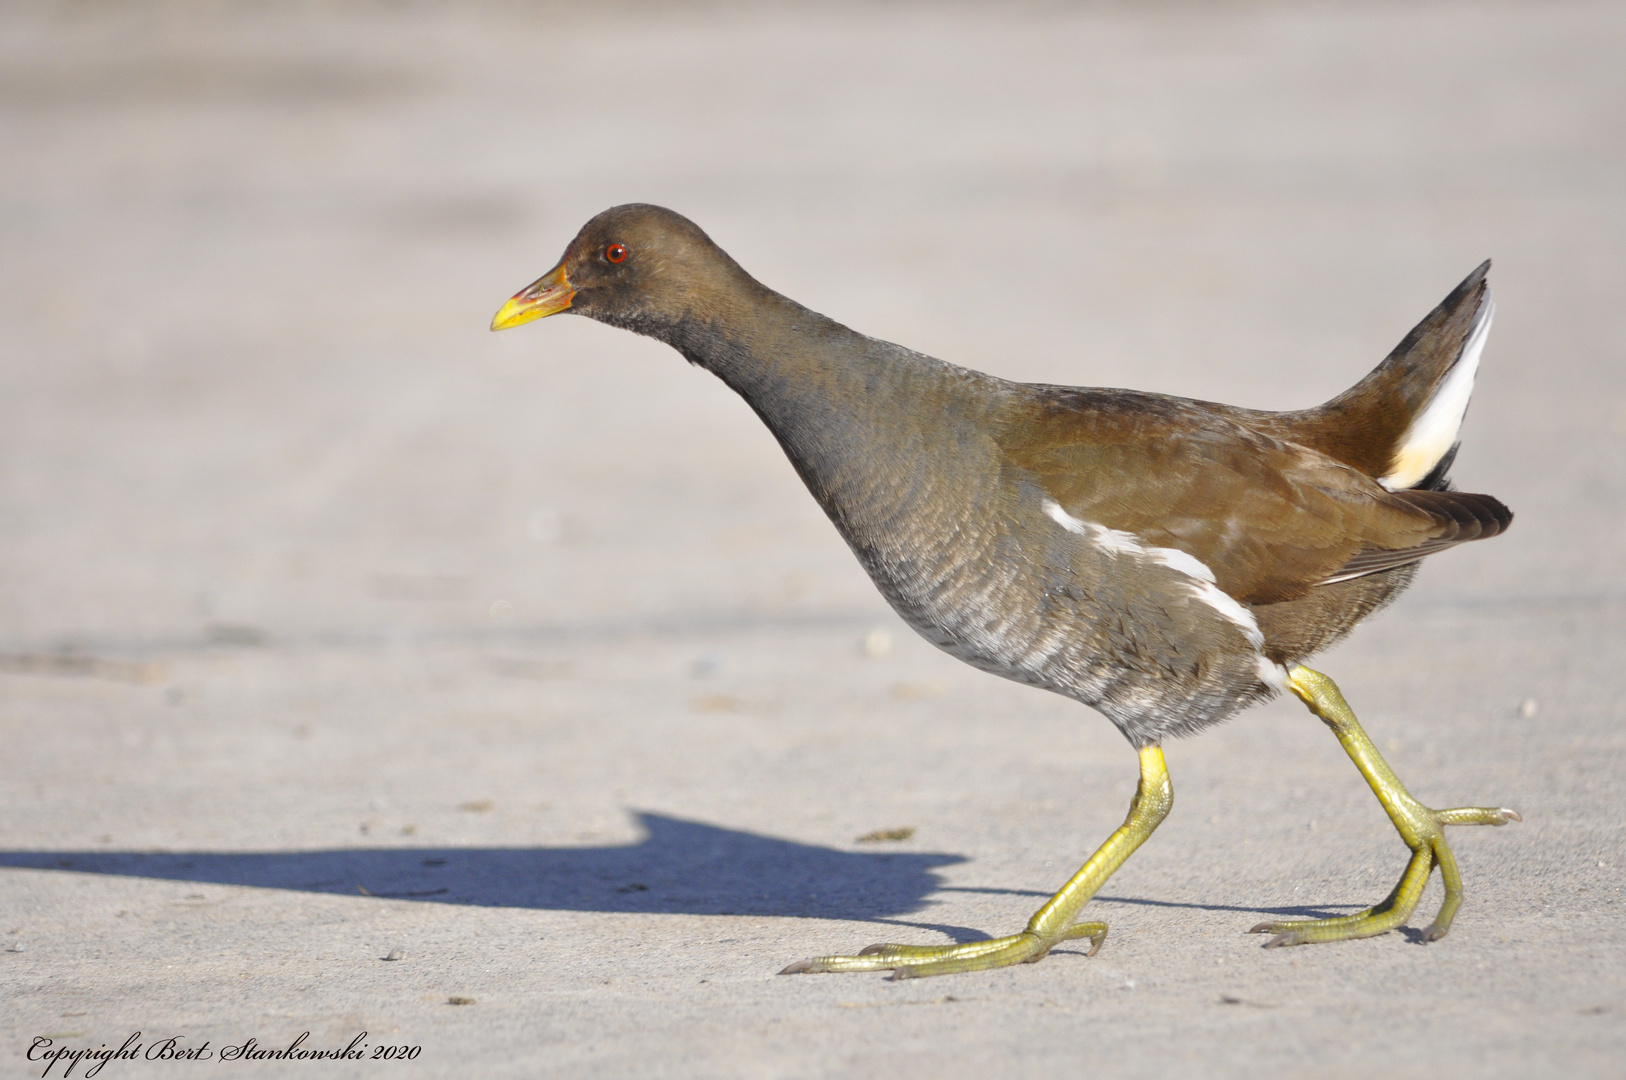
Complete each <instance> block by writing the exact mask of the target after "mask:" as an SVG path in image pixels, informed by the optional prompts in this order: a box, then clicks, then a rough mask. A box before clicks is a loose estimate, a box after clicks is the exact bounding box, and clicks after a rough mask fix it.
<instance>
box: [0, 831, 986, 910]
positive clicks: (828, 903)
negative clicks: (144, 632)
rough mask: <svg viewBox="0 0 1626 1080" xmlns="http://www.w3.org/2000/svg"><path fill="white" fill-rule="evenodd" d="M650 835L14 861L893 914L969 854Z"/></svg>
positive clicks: (383, 893) (249, 879) (458, 898)
mask: <svg viewBox="0 0 1626 1080" xmlns="http://www.w3.org/2000/svg"><path fill="white" fill-rule="evenodd" d="M638 821H639V823H640V824H641V825H642V827H643V829H644V830H645V832H646V833H647V836H646V837H645V839H644V840H643V841H641V842H639V843H636V844H628V845H622V846H618V847H596V848H347V849H342V850H336V851H278V852H212V851H190V852H175V853H158V852H153V853H143V852H102V851H3V852H0V866H11V867H24V868H29V869H39V870H71V871H75V872H77V873H89V874H116V875H121V876H125V877H143V878H162V879H165V880H169V881H198V882H210V883H212V884H216V885H252V886H256V887H259V888H265V889H294V890H298V891H301V892H321V893H338V894H346V895H351V896H355V895H358V894H360V895H365V896H379V897H388V898H391V899H400V900H423V901H429V902H432V903H440V904H473V905H478V906H483V907H517V908H538V909H547V910H555V911H602V912H657V913H663V914H684V915H792V916H800V917H805V918H814V919H883V918H888V917H896V916H899V915H906V914H909V913H911V912H915V911H918V910H920V909H921V908H922V907H923V906H924V905H925V900H926V897H927V896H928V895H930V894H931V893H933V892H936V891H937V890H938V888H939V887H940V885H941V882H939V880H938V878H937V875H936V874H934V873H932V871H933V870H934V869H936V868H937V867H940V866H950V865H952V864H954V863H959V862H964V861H965V859H964V856H960V855H943V854H924V853H916V852H900V851H873V852H871V851H863V852H853V851H840V850H837V849H835V848H827V847H817V846H814V845H810V844H798V843H795V842H793V841H790V840H779V839H775V838H773V837H770V836H757V835H754V834H752V833H746V832H737V831H735V830H732V829H722V828H718V827H717V826H715V825H706V824H703V823H701V822H696V821H683V820H680V819H678V818H669V817H663V816H661V815H659V814H639V815H638Z"/></svg>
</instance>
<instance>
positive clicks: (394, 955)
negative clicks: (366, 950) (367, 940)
mask: <svg viewBox="0 0 1626 1080" xmlns="http://www.w3.org/2000/svg"><path fill="white" fill-rule="evenodd" d="M382 959H384V960H405V959H406V953H404V952H402V951H401V950H400V949H391V950H390V951H389V952H387V953H385V954H384V956H383V957H382Z"/></svg>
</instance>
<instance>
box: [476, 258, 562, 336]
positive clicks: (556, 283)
mask: <svg viewBox="0 0 1626 1080" xmlns="http://www.w3.org/2000/svg"><path fill="white" fill-rule="evenodd" d="M575 295H576V290H575V288H574V287H573V286H572V285H571V284H570V281H569V279H567V278H566V277H565V264H564V263H560V264H559V265H558V266H555V267H554V268H553V269H552V270H549V271H548V272H547V273H546V274H543V275H542V276H541V277H539V278H537V279H536V280H535V281H533V282H531V283H530V284H529V285H527V286H525V288H523V289H521V290H520V291H519V292H517V293H515V294H514V295H513V296H512V297H511V298H510V299H509V301H508V303H506V304H504V305H503V306H502V310H501V311H499V312H497V315H496V317H495V318H494V319H492V320H491V328H492V329H493V330H506V329H508V328H509V327H510V326H518V325H520V324H521V323H528V322H530V321H531V320H532V319H540V318H542V317H543V316H546V315H556V314H558V313H559V312H561V311H563V310H564V309H565V308H567V307H569V306H570V301H571V300H572V299H573V298H574V297H575Z"/></svg>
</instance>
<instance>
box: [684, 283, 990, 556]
mask: <svg viewBox="0 0 1626 1080" xmlns="http://www.w3.org/2000/svg"><path fill="white" fill-rule="evenodd" d="M751 284H752V285H753V286H755V287H754V288H750V289H733V290H730V292H729V295H728V297H727V298H726V299H725V300H720V301H718V302H716V303H709V304H707V305H705V307H704V309H703V310H704V311H705V316H704V317H703V318H702V317H698V316H696V315H690V316H688V317H686V318H685V319H683V320H681V321H680V322H678V323H677V324H675V325H672V326H669V327H666V328H663V332H657V333H656V334H655V335H654V336H656V337H659V338H661V339H663V340H665V341H666V342H667V343H668V344H670V345H672V346H673V347H674V348H676V349H677V350H678V351H679V352H681V353H682V354H683V355H684V356H685V357H687V358H688V359H689V360H690V361H691V362H693V363H695V364H697V365H699V366H701V367H704V368H706V369H707V370H709V371H711V372H712V373H714V374H715V375H717V376H718V377H719V378H720V379H722V380H723V381H724V382H725V383H727V384H728V385H729V386H730V387H732V388H733V389H734V390H735V391H736V392H737V393H739V395H740V396H741V397H743V398H744V399H745V400H746V402H747V403H749V404H750V406H751V407H752V408H753V409H754V410H756V412H757V415H759V416H760V417H761V418H762V420H763V422H764V423H766V424H767V426H768V428H769V430H771V431H772V432H773V434H774V436H775V437H776V438H777V439H778V440H779V442H780V445H781V446H783V447H784V449H785V452H786V454H787V455H788V456H789V457H790V460H791V462H792V464H794V465H795V466H796V469H797V471H798V472H799V473H800V474H801V476H802V479H803V480H804V481H805V482H806V483H807V486H808V488H809V489H810V490H811V491H812V493H813V495H814V497H815V498H817V499H818V500H819V502H820V503H821V504H822V505H823V506H824V508H825V510H826V511H827V512H828V513H829V514H830V516H831V517H832V518H833V519H834V520H835V522H836V524H837V526H838V527H839V528H840V529H841V530H842V532H843V533H844V534H846V535H847V538H848V540H849V542H851V543H853V544H854V546H855V547H860V546H862V544H863V543H864V535H865V534H866V533H869V532H871V531H872V530H874V529H877V528H879V527H881V525H882V523H883V522H885V521H888V520H891V521H896V520H897V519H898V517H899V516H900V515H901V516H911V515H912V514H914V513H916V512H918V511H920V510H921V509H922V507H921V506H920V505H919V503H920V500H922V499H924V498H926V492H927V491H928V490H930V489H931V488H932V487H934V486H936V485H934V484H933V483H931V482H930V480H931V477H932V471H933V470H934V469H935V470H937V473H938V474H939V475H940V474H941V473H942V472H943V471H945V470H948V471H952V470H953V469H954V468H956V466H957V465H958V464H964V465H970V464H972V463H973V462H974V461H975V459H976V458H977V457H978V455H977V454H976V453H975V452H974V451H971V448H970V446H969V445H968V444H969V443H971V442H973V441H975V440H976V436H977V432H978V431H979V430H984V431H985V430H986V429H987V427H988V426H990V421H991V419H992V418H991V416H990V413H991V411H992V410H994V409H996V408H997V403H998V401H999V400H1000V398H1001V396H1002V395H1001V394H1000V393H999V392H998V388H999V386H1001V385H1003V384H1001V383H1000V380H997V379H993V378H991V377H989V376H986V375H982V374H980V373H977V372H971V371H967V370H965V369H962V368H957V367H954V366H952V365H949V364H945V363H943V362H942V361H939V360H934V359H932V358H931V357H929V356H923V355H921V354H920V353H916V352H912V351H910V350H908V349H905V348H902V347H901V346H897V345H892V344H889V343H887V342H884V341H877V340H876V339H874V338H869V337H865V336H864V335H862V334H859V333H857V332H855V331H853V330H850V329H848V328H847V327H845V326H843V325H841V324H840V323H838V322H835V321H834V320H833V319H829V318H826V317H825V316H823V315H820V314H818V313H817V312H814V311H809V310H808V309H807V308H804V307H802V306H801V305H800V304H797V303H795V302H794V301H792V300H789V299H787V298H786V297H783V296H780V295H779V294H777V293H775V292H772V291H771V290H769V289H767V288H765V287H763V286H761V285H757V284H756V283H755V282H751Z"/></svg>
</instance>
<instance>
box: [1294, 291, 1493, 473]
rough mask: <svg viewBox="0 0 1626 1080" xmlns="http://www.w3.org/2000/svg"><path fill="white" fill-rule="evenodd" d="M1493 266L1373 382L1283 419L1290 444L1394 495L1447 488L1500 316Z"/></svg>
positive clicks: (1418, 330)
mask: <svg viewBox="0 0 1626 1080" xmlns="http://www.w3.org/2000/svg"><path fill="white" fill-rule="evenodd" d="M1490 265H1491V264H1490V260H1489V259H1487V260H1485V262H1483V263H1481V264H1480V266H1479V268H1478V269H1477V270H1475V271H1474V272H1473V273H1471V274H1469V275H1468V276H1467V278H1465V279H1464V280H1463V282H1462V284H1460V285H1458V286H1457V287H1456V288H1455V289H1453V290H1452V291H1451V295H1450V296H1447V297H1446V298H1445V299H1444V300H1443V301H1441V302H1440V306H1439V307H1437V308H1435V309H1434V310H1433V311H1431V312H1429V313H1428V317H1427V318H1425V319H1424V320H1423V321H1422V322H1420V323H1418V324H1417V325H1416V326H1415V327H1413V328H1412V331H1411V333H1409V334H1407V335H1406V336H1405V337H1404V338H1402V339H1401V342H1400V344H1399V345H1396V346H1395V348H1394V351H1393V352H1391V353H1390V354H1389V355H1388V357H1387V358H1385V359H1384V361H1383V363H1381V364H1379V365H1378V366H1377V367H1376V368H1375V369H1374V370H1373V371H1372V373H1371V374H1370V375H1368V376H1367V377H1366V378H1364V379H1362V380H1361V381H1360V382H1358V383H1356V384H1355V385H1354V386H1352V387H1350V388H1349V389H1348V390H1346V391H1344V392H1343V393H1342V394H1339V395H1338V396H1337V397H1335V398H1333V399H1332V400H1331V401H1329V402H1327V403H1326V404H1325V405H1321V406H1318V407H1316V408H1314V409H1306V410H1304V411H1303V412H1299V413H1291V414H1283V415H1282V416H1281V420H1282V421H1284V422H1285V423H1284V427H1288V428H1290V429H1291V432H1292V434H1291V435H1290V436H1289V437H1290V438H1292V439H1293V440H1294V441H1295V442H1299V443H1303V444H1304V445H1307V446H1310V447H1313V448H1314V449H1316V450H1319V451H1321V452H1322V453H1324V454H1326V455H1328V456H1329V457H1332V458H1335V459H1337V460H1339V461H1342V462H1344V463H1346V464H1348V465H1353V466H1354V467H1356V468H1358V469H1360V470H1361V471H1363V472H1365V473H1366V474H1368V475H1369V476H1372V477H1374V478H1376V479H1377V480H1378V482H1379V483H1381V484H1382V485H1383V486H1384V487H1386V488H1388V489H1389V490H1390V491H1400V490H1403V489H1406V488H1424V489H1438V488H1443V487H1445V486H1446V479H1445V472H1446V470H1447V469H1448V468H1450V466H1451V459H1452V458H1453V457H1455V456H1456V446H1457V432H1458V430H1459V429H1460V428H1461V426H1462V417H1463V414H1464V413H1466V412H1467V410H1468V398H1469V397H1470V395H1472V393H1473V389H1474V374H1475V372H1476V371H1477V370H1478V368H1479V354H1480V352H1481V350H1483V349H1484V347H1485V338H1486V335H1487V334H1488V332H1489V331H1490V324H1491V315H1492V313H1493V312H1494V310H1495V305H1494V304H1493V303H1492V302H1491V295H1490V284H1489V282H1487V281H1486V280H1485V275H1486V274H1487V273H1488V272H1489V270H1490Z"/></svg>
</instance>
